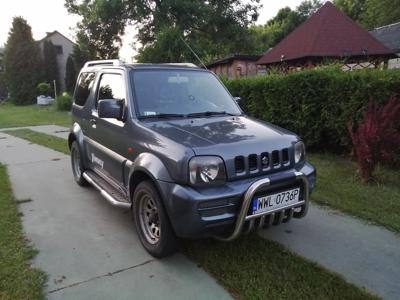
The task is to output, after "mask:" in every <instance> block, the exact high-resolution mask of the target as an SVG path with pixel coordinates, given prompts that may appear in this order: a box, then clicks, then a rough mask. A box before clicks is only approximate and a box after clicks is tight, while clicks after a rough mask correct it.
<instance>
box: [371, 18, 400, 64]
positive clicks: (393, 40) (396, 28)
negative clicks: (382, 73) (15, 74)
mask: <svg viewBox="0 0 400 300" xmlns="http://www.w3.org/2000/svg"><path fill="white" fill-rule="evenodd" d="M369 33H370V34H372V35H373V36H374V37H375V38H376V39H377V40H379V41H380V42H382V43H383V44H384V45H385V46H386V47H387V48H389V49H392V50H393V52H395V53H396V55H397V56H398V57H400V22H398V23H394V24H390V25H386V26H382V27H378V28H375V29H373V30H371V31H370V32H369ZM388 65H389V68H392V69H395V68H396V69H399V68H400V58H394V59H391V60H389V62H388Z"/></svg>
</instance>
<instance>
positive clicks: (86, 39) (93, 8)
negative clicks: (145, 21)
mask: <svg viewBox="0 0 400 300" xmlns="http://www.w3.org/2000/svg"><path fill="white" fill-rule="evenodd" d="M65 6H66V8H67V9H68V11H69V12H70V13H73V14H77V15H79V16H81V17H82V20H81V21H80V22H79V23H78V24H77V27H78V31H77V40H78V45H79V50H80V52H81V54H83V55H86V56H90V57H92V56H93V58H97V59H112V58H117V57H118V52H119V49H120V47H121V36H122V35H123V34H124V31H125V23H126V14H125V6H124V1H123V0H84V1H83V2H82V3H80V4H78V3H77V1H76V0H66V1H65Z"/></svg>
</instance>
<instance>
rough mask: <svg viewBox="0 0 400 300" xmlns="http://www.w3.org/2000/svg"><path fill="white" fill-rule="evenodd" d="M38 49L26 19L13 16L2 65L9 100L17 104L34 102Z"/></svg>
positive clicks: (38, 57)
mask: <svg viewBox="0 0 400 300" xmlns="http://www.w3.org/2000/svg"><path fill="white" fill-rule="evenodd" d="M40 66H41V63H40V51H39V47H38V45H37V43H36V42H35V41H34V40H33V37H32V31H31V27H30V26H29V25H28V23H27V22H26V20H24V19H23V18H21V17H15V18H14V19H13V22H12V27H11V30H10V32H9V36H8V40H7V44H6V47H5V53H4V67H5V76H6V82H7V87H8V90H9V92H10V98H11V101H12V102H14V103H15V104H17V105H23V104H31V103H34V102H35V99H36V95H37V93H36V92H37V90H36V86H37V84H38V82H39V79H40Z"/></svg>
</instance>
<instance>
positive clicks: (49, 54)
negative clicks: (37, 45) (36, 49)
mask: <svg viewBox="0 0 400 300" xmlns="http://www.w3.org/2000/svg"><path fill="white" fill-rule="evenodd" d="M43 77H44V81H46V82H48V83H50V84H51V86H54V85H53V81H54V80H55V81H56V88H57V91H60V78H59V72H58V63H57V51H56V48H55V47H54V45H53V43H52V42H51V41H44V42H43Z"/></svg>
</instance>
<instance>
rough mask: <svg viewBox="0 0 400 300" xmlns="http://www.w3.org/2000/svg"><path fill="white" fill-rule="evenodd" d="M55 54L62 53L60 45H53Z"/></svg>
mask: <svg viewBox="0 0 400 300" xmlns="http://www.w3.org/2000/svg"><path fill="white" fill-rule="evenodd" d="M54 48H55V49H56V53H57V54H63V47H62V46H60V45H54Z"/></svg>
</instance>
